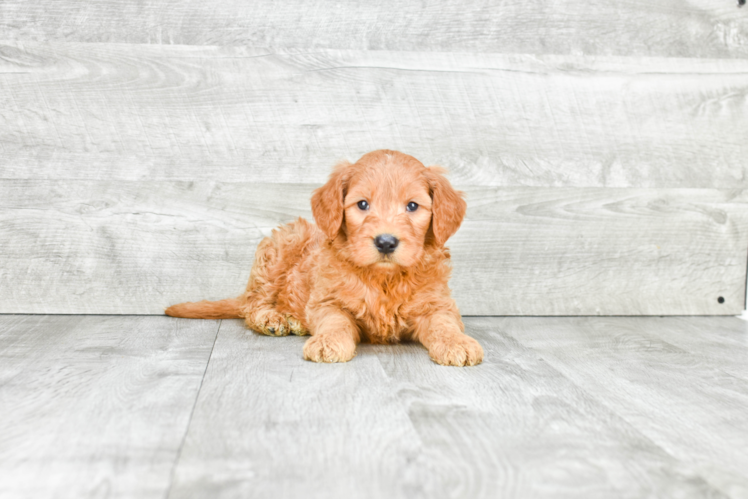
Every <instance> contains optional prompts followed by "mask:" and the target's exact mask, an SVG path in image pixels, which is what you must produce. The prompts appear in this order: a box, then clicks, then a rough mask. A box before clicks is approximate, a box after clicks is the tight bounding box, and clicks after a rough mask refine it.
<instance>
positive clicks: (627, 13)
mask: <svg viewBox="0 0 748 500" xmlns="http://www.w3.org/2000/svg"><path fill="white" fill-rule="evenodd" d="M0 33H2V34H3V37H4V38H5V39H9V40H21V41H32V40H33V41H49V42H61V41H78V42H116V43H152V44H190V45H244V46H256V47H274V48H292V47H295V48H333V49H360V50H407V51H456V52H505V53H513V52H516V53H537V54H548V53H551V54H599V55H611V54H615V55H627V56H631V55H636V56H676V57H678V56H688V57H693V56H696V57H720V58H725V57H738V58H739V57H745V56H746V55H748V44H746V40H747V39H748V20H747V18H746V16H745V12H744V11H743V10H740V9H738V8H737V4H736V2H730V1H720V2H714V1H710V0H687V1H686V0H659V1H657V2H646V3H645V2H636V1H632V0H624V1H619V2H615V3H609V2H608V3H606V2H583V1H580V0H559V1H554V2H550V3H549V2H523V1H520V0H498V1H489V0H479V1H471V2H459V1H456V0H449V1H441V2H426V3H421V2H408V3H403V2H396V1H393V0H380V1H377V2H367V3H359V2H352V3H339V2H334V1H332V0H314V1H302V0H294V1H285V2H280V3H278V2H269V1H264V2H257V1H255V2H241V1H236V0H221V1H216V2H211V3H204V2H200V1H197V0H189V1H177V0H124V1H123V0H106V1H100V2H75V1H72V0H61V1H55V2H24V1H23V0H5V1H4V2H2V4H0Z"/></svg>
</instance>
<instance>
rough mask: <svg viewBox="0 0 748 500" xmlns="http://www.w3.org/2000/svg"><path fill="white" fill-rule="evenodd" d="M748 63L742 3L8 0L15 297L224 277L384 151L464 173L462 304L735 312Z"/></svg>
mask: <svg viewBox="0 0 748 500" xmlns="http://www.w3.org/2000/svg"><path fill="white" fill-rule="evenodd" d="M746 56H748V19H747V18H746V10H744V9H738V8H736V5H735V4H734V3H733V2H730V1H712V0H700V1H696V0H690V1H681V0H673V1H659V2H654V3H650V2H631V1H624V2H582V1H579V0H565V1H555V2H526V1H514V0H511V1H510V0H503V1H492V2H486V1H484V2H479V1H476V2H467V3H464V2H435V3H423V4H421V3H416V2H408V3H401V2H388V1H380V2H367V3H365V4H361V5H358V4H356V3H353V2H350V3H339V2H330V1H305V2H302V1H298V2H278V3H275V2H274V3H269V2H266V3H262V2H238V1H236V2H234V1H225V2H217V3H216V2H202V1H179V2H174V1H169V0H139V1H134V0H124V1H119V0H118V1H114V0H109V1H103V2H70V1H58V2H26V1H22V0H5V1H3V2H2V3H0V241H2V252H0V312H4V313H101V314H160V313H161V312H162V311H163V308H164V307H165V306H168V305H170V304H172V303H175V302H181V301H184V300H197V299H202V298H209V299H219V298H225V297H232V296H236V295H238V294H239V293H240V292H241V291H242V290H243V287H244V285H245V283H246V280H247V278H248V275H249V269H250V267H251V263H252V257H253V254H254V249H255V246H256V245H257V243H258V242H259V240H260V239H261V238H262V237H263V236H266V235H268V234H269V232H270V231H271V230H272V228H273V227H275V226H277V225H278V224H280V223H284V222H288V221H290V220H293V219H294V218H295V217H297V216H299V215H301V216H306V217H310V215H311V214H310V212H309V196H310V193H311V191H312V190H313V189H314V188H315V187H317V186H318V185H320V184H321V183H323V182H324V180H325V179H326V176H327V174H328V172H329V169H330V167H331V166H332V165H333V164H334V163H335V162H337V161H339V160H340V159H344V158H347V159H349V160H355V159H357V158H358V157H359V156H360V155H361V154H363V153H365V152H367V151H370V150H373V149H380V148H391V149H398V150H402V151H404V152H406V153H409V154H412V155H414V156H416V157H417V158H419V159H421V160H422V161H423V162H424V163H426V164H441V165H443V166H445V167H447V168H448V169H449V170H450V171H451V180H452V182H453V183H454V184H455V185H457V186H458V187H460V188H463V189H465V190H466V192H467V193H468V202H469V209H468V215H467V218H466V222H465V224H464V226H463V228H462V229H461V230H460V231H459V232H458V234H457V235H456V236H455V237H454V238H453V239H452V240H451V241H450V246H451V248H452V249H453V255H454V263H455V273H454V278H453V279H452V282H451V284H452V287H453V289H454V294H455V297H456V298H457V300H458V303H459V306H460V308H461V310H462V312H463V314H469V315H484V314H491V315H580V314H584V315H590V314H591V315H598V314H600V315H608V314H615V315H638V314H666V315H668V314H736V313H739V312H740V311H741V310H743V307H744V303H745V281H746V261H747V259H748V210H746V200H747V195H746V193H745V191H744V190H745V188H746V186H747V185H748V175H747V174H748V163H746V161H745V158H747V157H748V145H747V142H748V141H746V130H748V127H747V125H748V118H747V117H748V97H747V95H748V60H747V59H746ZM718 297H723V298H724V299H725V300H724V303H719V302H718Z"/></svg>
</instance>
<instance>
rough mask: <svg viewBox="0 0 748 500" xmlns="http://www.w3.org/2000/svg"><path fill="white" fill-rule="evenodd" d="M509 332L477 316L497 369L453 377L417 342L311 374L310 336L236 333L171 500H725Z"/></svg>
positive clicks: (220, 361)
mask: <svg viewBox="0 0 748 500" xmlns="http://www.w3.org/2000/svg"><path fill="white" fill-rule="evenodd" d="M575 321H577V322H578V321H579V320H575ZM624 321H625V320H624ZM497 323H499V320H497V319H496V318H485V319H480V320H478V319H477V318H468V319H467V323H466V325H467V330H468V332H469V333H470V334H472V335H474V336H475V337H476V338H477V339H479V340H480V342H481V343H482V344H483V345H484V347H485V348H486V354H487V358H486V361H485V362H484V363H483V364H482V365H480V366H477V367H471V368H465V369H454V368H448V367H442V366H439V365H436V364H434V363H433V362H431V361H430V359H429V358H428V355H427V353H426V351H425V349H423V348H422V347H420V346H417V345H414V344H410V345H400V346H371V345H361V346H359V351H358V356H357V357H356V358H354V360H353V361H352V362H350V363H347V364H343V365H319V364H314V363H310V362H306V361H304V360H303V359H302V354H301V352H302V346H303V342H304V341H305V339H303V338H298V337H290V338H289V337H286V338H271V337H263V336H259V335H256V334H254V333H247V332H246V331H245V330H244V327H243V325H242V324H241V322H240V321H234V320H226V321H224V322H223V323H222V326H221V330H220V332H219V336H218V339H217V341H216V345H215V349H214V351H213V355H212V357H211V363H210V366H209V368H208V371H207V373H206V377H205V381H204V382H203V386H202V389H201V391H200V396H199V399H198V402H197V406H196V408H195V412H194V416H193V419H192V423H191V425H190V430H189V432H188V435H187V437H186V439H185V445H184V449H183V452H182V454H181V456H180V459H179V462H178V464H177V466H176V469H175V474H174V483H173V485H172V488H171V491H170V496H172V497H177V498H178V497H300V496H303V497H310V496H311V497H321V498H330V497H369V498H370V497H386V498H387V497H409V498H416V497H418V498H420V497H440V498H462V497H567V496H568V497H618V496H623V497H650V496H653V497H690V496H697V497H715V496H716V497H722V496H724V493H723V492H722V491H720V490H719V489H717V488H715V487H714V485H713V484H710V483H708V482H707V481H705V480H704V478H703V477H702V476H700V475H699V473H697V471H695V470H694V467H693V463H692V462H691V461H690V460H683V461H680V460H676V459H674V458H673V457H672V456H671V455H670V454H669V453H668V452H667V451H666V450H664V449H663V448H661V447H659V446H658V445H657V444H655V442H653V440H651V439H650V438H649V437H646V436H645V435H644V434H642V433H640V432H639V431H638V429H636V427H634V426H632V425H631V424H630V423H629V422H627V421H626V420H624V419H623V418H621V417H620V416H618V415H616V414H615V413H614V412H612V411H611V410H610V409H609V408H607V407H606V406H605V405H603V404H601V403H600V402H599V401H597V400H596V399H595V398H594V397H593V396H591V395H590V394H588V393H586V392H585V391H583V390H581V389H580V388H579V387H577V386H576V385H575V384H573V383H571V382H570V380H569V379H567V378H566V377H565V376H564V375H561V374H560V373H559V372H558V371H556V370H555V369H553V368H552V367H551V366H550V365H549V364H548V363H546V362H545V361H543V360H541V359H539V358H538V356H537V355H536V354H535V353H534V352H533V351H532V350H531V349H528V348H526V347H524V346H523V345H521V344H520V343H518V342H517V341H516V340H514V339H513V338H512V336H511V334H512V330H511V328H509V329H507V330H509V332H506V333H505V332H504V329H503V328H501V329H499V328H497V327H496V325H497ZM499 324H501V325H505V324H511V323H505V322H504V323H499ZM553 325H554V320H553V319H546V320H545V325H544V326H545V327H546V328H553ZM683 333H684V334H687V332H683ZM631 355H632V357H633V358H634V359H633V360H631V363H632V364H635V363H637V359H636V353H631ZM645 355H646V354H645ZM588 362H589V363H590V364H594V358H591V359H590V360H589V361H588ZM600 368H601V369H602V368H604V365H603V364H602V363H601V364H600ZM684 369H686V368H685V367H683V366H682V365H676V366H674V367H673V369H672V370H671V371H672V373H673V375H675V374H677V373H680V372H681V371H682V370H684ZM720 382H722V380H721V379H719V380H718V381H717V383H718V384H719V383H720ZM719 390H720V389H719V388H716V389H715V391H719ZM741 401H742V399H741V398H740V397H738V396H734V397H730V396H728V395H725V396H723V398H722V400H721V402H720V406H717V408H718V409H719V408H721V407H722V406H725V407H727V408H731V405H732V404H734V403H735V402H741ZM649 404H650V405H652V404H654V405H655V406H656V403H653V402H651V401H650V402H649ZM691 424H692V422H689V420H688V415H687V414H686V415H684V421H683V422H681V423H679V424H678V425H676V426H675V429H674V430H677V429H685V430H688V429H690V425H691ZM716 427H717V428H715V431H714V432H715V433H720V432H721V431H720V429H719V428H718V427H719V426H718V425H717V426H716ZM723 446H724V447H725V448H726V450H728V451H729V452H731V453H732V452H733V451H735V452H738V450H736V448H734V447H732V446H731V445H727V444H723ZM703 462H704V461H702V462H700V463H703ZM714 463H716V464H720V466H722V465H723V464H722V462H721V461H720V460H719V459H715V460H714ZM727 470H731V469H730V468H729V467H727Z"/></svg>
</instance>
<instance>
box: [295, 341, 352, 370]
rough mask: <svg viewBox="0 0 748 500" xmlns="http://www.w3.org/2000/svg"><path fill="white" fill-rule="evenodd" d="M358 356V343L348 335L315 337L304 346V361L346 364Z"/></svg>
mask: <svg viewBox="0 0 748 500" xmlns="http://www.w3.org/2000/svg"><path fill="white" fill-rule="evenodd" d="M355 355H356V342H354V341H353V339H352V338H351V337H350V336H349V335H346V334H320V335H314V336H312V337H311V338H310V339H309V340H307V341H306V344H304V359H308V360H309V361H314V362H316V363H345V362H346V361H350V360H351V359H353V356H355Z"/></svg>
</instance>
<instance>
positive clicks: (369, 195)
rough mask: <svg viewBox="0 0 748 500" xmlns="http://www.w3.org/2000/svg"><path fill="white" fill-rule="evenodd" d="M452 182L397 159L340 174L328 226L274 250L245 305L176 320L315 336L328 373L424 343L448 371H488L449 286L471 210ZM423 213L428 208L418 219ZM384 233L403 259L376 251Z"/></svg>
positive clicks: (321, 218)
mask: <svg viewBox="0 0 748 500" xmlns="http://www.w3.org/2000/svg"><path fill="white" fill-rule="evenodd" d="M443 173H444V171H443V170H442V169H441V168H439V167H428V168H427V167H425V166H424V165H423V164H422V163H421V162H419V161H418V160H416V159H415V158H413V157H412V156H408V155H406V154H403V153H399V152H397V151H389V150H380V151H374V152H371V153H368V154H366V155H364V156H363V157H362V158H361V159H359V160H358V161H357V162H356V163H354V164H351V163H348V162H343V163H341V164H339V165H338V166H337V167H335V169H334V171H333V172H332V174H331V175H330V180H329V181H328V182H327V184H325V185H324V186H322V187H321V188H319V189H317V190H316V191H315V192H314V194H313V196H312V213H313V214H314V219H315V221H316V222H317V225H314V224H311V223H309V222H307V221H306V220H304V219H301V218H299V219H298V220H296V221H295V222H292V223H290V224H287V225H284V226H281V227H280V228H278V229H275V230H273V233H272V236H270V237H269V238H265V239H264V240H262V241H261V242H260V244H259V246H258V247H257V252H256V253H255V262H254V265H253V266H252V271H251V273H250V277H249V283H248V284H247V291H246V292H245V293H244V294H243V295H242V296H240V297H238V298H236V299H227V300H221V301H217V302H208V301H202V302H197V303H189V302H188V303H184V304H178V305H175V306H171V307H169V308H168V309H167V310H166V314H168V315H170V316H179V317H188V318H212V319H217V318H244V319H245V321H246V324H247V326H248V327H249V328H251V329H253V330H256V331H258V332H260V333H263V334H265V335H288V334H289V333H293V334H295V335H311V337H310V338H309V340H308V341H307V342H306V344H305V346H304V357H305V358H306V359H308V360H312V361H317V362H343V361H348V360H350V359H351V358H353V356H355V354H356V345H357V344H358V343H359V342H362V341H368V342H372V343H377V344H389V343H395V342H399V341H401V340H416V341H418V342H421V343H422V344H423V345H424V346H425V347H426V348H427V349H428V351H429V355H430V356H431V359H433V360H434V361H436V362H437V363H439V364H443V365H456V366H463V365H475V364H478V363H480V362H481V361H482V359H483V349H482V348H481V346H480V345H479V344H478V342H476V341H475V340H474V339H472V338H471V337H468V336H467V335H465V334H464V333H463V332H464V326H463V324H462V320H461V318H460V313H459V311H458V309H457V305H456V304H455V302H454V300H453V299H452V297H451V295H450V290H449V287H448V286H447V282H448V280H449V276H450V270H451V267H450V260H449V250H448V249H447V248H445V247H444V244H445V243H446V241H447V239H448V238H449V237H450V236H452V235H453V234H454V233H455V232H456V231H457V229H458V228H459V226H460V224H461V223H462V219H463V217H464V215H465V208H466V204H465V201H464V200H463V197H462V193H460V192H458V191H455V190H454V188H452V186H451V185H450V184H449V182H448V181H447V179H446V178H445V177H444V175H443ZM362 200H363V201H366V202H368V207H367V209H365V210H364V209H361V208H360V206H359V202H361V201H362ZM411 202H414V203H416V204H418V207H417V208H416V209H414V210H409V209H406V207H407V206H410V207H412V205H409V203H411ZM381 234H389V235H393V236H395V237H396V238H397V239H398V240H399V244H398V245H397V247H396V248H395V250H394V252H392V253H389V254H385V253H382V252H380V251H379V250H378V249H377V248H376V247H375V244H374V238H375V237H376V236H378V235H381Z"/></svg>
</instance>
